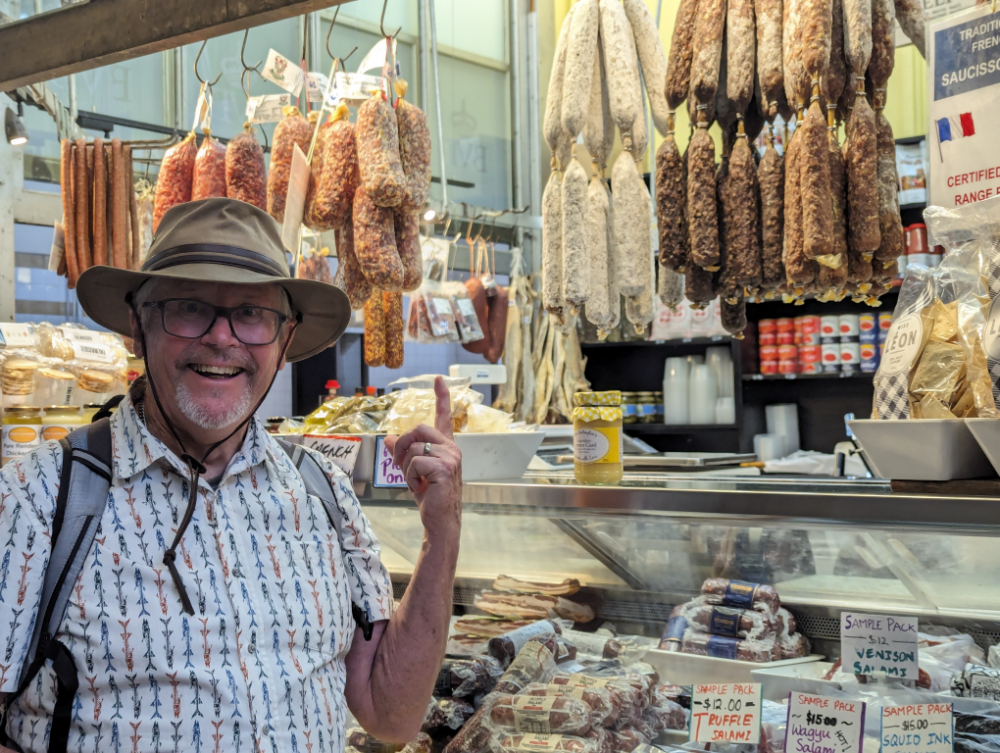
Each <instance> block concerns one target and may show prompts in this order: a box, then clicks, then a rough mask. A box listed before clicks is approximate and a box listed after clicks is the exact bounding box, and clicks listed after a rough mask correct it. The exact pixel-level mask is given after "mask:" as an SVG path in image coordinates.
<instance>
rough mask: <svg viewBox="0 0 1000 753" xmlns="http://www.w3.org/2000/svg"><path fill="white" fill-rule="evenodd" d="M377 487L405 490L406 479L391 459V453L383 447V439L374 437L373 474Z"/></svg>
mask: <svg viewBox="0 0 1000 753" xmlns="http://www.w3.org/2000/svg"><path fill="white" fill-rule="evenodd" d="M374 479H375V481H374V485H375V486H377V487H388V488H395V489H399V488H406V477H405V476H404V475H403V471H402V470H400V468H399V466H398V465H396V462H395V461H394V460H393V459H392V453H391V452H389V448H388V447H386V446H385V437H375V474H374Z"/></svg>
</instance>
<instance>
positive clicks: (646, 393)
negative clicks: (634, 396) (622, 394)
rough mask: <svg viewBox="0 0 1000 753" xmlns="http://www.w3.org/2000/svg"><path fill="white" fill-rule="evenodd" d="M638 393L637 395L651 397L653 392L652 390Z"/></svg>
mask: <svg viewBox="0 0 1000 753" xmlns="http://www.w3.org/2000/svg"><path fill="white" fill-rule="evenodd" d="M638 395H639V397H652V396H653V393H652V392H639V393H638Z"/></svg>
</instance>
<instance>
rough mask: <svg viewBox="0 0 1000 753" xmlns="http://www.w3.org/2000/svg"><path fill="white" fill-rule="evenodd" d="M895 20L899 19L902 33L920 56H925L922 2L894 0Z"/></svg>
mask: <svg viewBox="0 0 1000 753" xmlns="http://www.w3.org/2000/svg"><path fill="white" fill-rule="evenodd" d="M896 20H897V21H899V25H900V27H901V28H902V29H903V33H904V34H906V36H907V37H908V38H909V40H910V41H911V42H913V46H914V47H916V48H917V51H918V52H920V56H921V57H924V58H926V57H927V52H926V51H925V49H924V48H925V46H926V43H925V41H924V34H925V33H926V26H927V19H926V18H925V17H924V8H923V4H922V3H920V2H919V0H896Z"/></svg>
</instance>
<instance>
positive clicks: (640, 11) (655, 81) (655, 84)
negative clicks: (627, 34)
mask: <svg viewBox="0 0 1000 753" xmlns="http://www.w3.org/2000/svg"><path fill="white" fill-rule="evenodd" d="M625 15H626V16H627V17H628V21H629V25H630V26H631V27H632V36H633V37H634V39H635V48H636V51H637V52H638V53H639V63H640V65H641V66H642V77H643V80H644V81H645V84H646V94H647V96H648V97H649V109H650V112H651V113H652V114H653V125H655V126H656V130H658V131H659V132H660V133H661V134H666V133H667V131H669V130H671V129H670V127H669V124H668V117H669V115H670V109H671V108H670V107H669V105H668V104H667V98H666V96H665V95H664V92H663V82H664V81H665V80H666V76H667V57H666V55H665V54H664V53H663V43H662V42H661V41H660V32H659V30H658V29H657V28H656V21H655V20H654V19H653V14H652V13H650V12H649V8H648V7H647V6H646V3H645V2H643V0H625Z"/></svg>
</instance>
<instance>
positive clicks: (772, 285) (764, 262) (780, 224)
mask: <svg viewBox="0 0 1000 753" xmlns="http://www.w3.org/2000/svg"><path fill="white" fill-rule="evenodd" d="M757 184H758V185H759V186H760V228H761V253H760V255H761V287H762V288H763V289H764V290H765V291H770V292H774V291H777V289H778V288H779V287H781V285H782V284H784V282H785V265H784V262H783V261H782V249H783V248H784V233H785V229H784V225H785V222H784V219H785V165H784V160H783V159H782V157H781V155H780V154H778V150H777V149H775V148H774V144H773V142H772V143H770V144H768V147H767V150H766V151H765V152H764V156H763V157H761V160H760V164H759V165H758V166H757Z"/></svg>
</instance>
